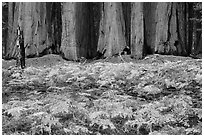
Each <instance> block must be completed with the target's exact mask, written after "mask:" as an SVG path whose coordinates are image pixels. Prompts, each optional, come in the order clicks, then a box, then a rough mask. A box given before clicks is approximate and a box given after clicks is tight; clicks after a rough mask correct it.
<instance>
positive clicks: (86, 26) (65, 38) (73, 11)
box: [61, 2, 94, 60]
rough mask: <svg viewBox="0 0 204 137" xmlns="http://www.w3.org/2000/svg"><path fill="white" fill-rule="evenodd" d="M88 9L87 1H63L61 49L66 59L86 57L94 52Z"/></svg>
mask: <svg viewBox="0 0 204 137" xmlns="http://www.w3.org/2000/svg"><path fill="white" fill-rule="evenodd" d="M88 11H89V8H88V4H87V3H75V2H72V3H63V7H62V42H61V51H62V53H63V57H64V58H66V59H69V60H79V59H80V58H81V57H85V58H88V57H89V56H92V55H91V54H93V53H92V51H93V52H94V49H92V44H91V43H92V42H91V37H90V36H91V31H92V30H91V26H90V24H92V23H91V22H90V19H89V17H90V16H89V12H88ZM91 19H92V18H91ZM90 45H91V46H90Z"/></svg>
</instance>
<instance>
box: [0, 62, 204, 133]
mask: <svg viewBox="0 0 204 137" xmlns="http://www.w3.org/2000/svg"><path fill="white" fill-rule="evenodd" d="M149 60H151V59H149ZM2 77H3V80H2V82H3V84H2V86H3V93H2V97H3V101H2V132H3V133H2V134H7V135H10V134H12V135H103V134H106V135H112V134H117V135H131V134H136V135H145V134H150V135H159V134H166V135H182V134H183V135H196V134H202V62H201V60H186V61H167V60H166V61H165V60H164V61H163V63H161V62H157V59H154V58H152V62H150V63H118V64H114V63H108V62H104V63H101V62H97V63H92V64H91V63H87V64H80V63H79V64H77V63H67V64H66V63H65V64H63V65H53V66H52V67H49V68H48V67H27V68H25V69H24V70H20V69H18V68H15V67H14V68H10V69H3V70H2Z"/></svg>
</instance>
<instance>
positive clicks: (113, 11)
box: [98, 2, 126, 57]
mask: <svg viewBox="0 0 204 137" xmlns="http://www.w3.org/2000/svg"><path fill="white" fill-rule="evenodd" d="M101 12H102V13H101V14H102V15H101V21H100V29H99V40H98V51H99V52H101V53H103V54H104V57H110V56H113V55H115V54H119V53H120V52H122V51H123V49H124V48H125V47H126V40H125V24H124V18H123V13H122V12H123V11H122V4H121V3H116V2H106V3H103V6H102V9H101Z"/></svg>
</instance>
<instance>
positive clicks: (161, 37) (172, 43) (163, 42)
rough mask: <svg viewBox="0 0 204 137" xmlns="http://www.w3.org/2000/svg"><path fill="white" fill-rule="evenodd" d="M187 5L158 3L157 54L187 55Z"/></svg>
mask: <svg viewBox="0 0 204 137" xmlns="http://www.w3.org/2000/svg"><path fill="white" fill-rule="evenodd" d="M184 8H185V4H183V3H168V2H167V3H158V4H157V9H156V20H157V24H156V38H155V46H154V47H155V52H156V53H160V54H177V55H185V54H186V53H187V52H186V45H185V43H186V38H185V24H184V21H185V16H184V11H185V10H184Z"/></svg>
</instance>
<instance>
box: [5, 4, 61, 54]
mask: <svg viewBox="0 0 204 137" xmlns="http://www.w3.org/2000/svg"><path fill="white" fill-rule="evenodd" d="M56 4H57V3H56ZM51 7H52V4H51V3H38V2H33V3H30V2H21V3H9V19H8V22H9V26H10V27H9V31H8V33H9V34H8V37H9V38H8V42H7V51H8V52H7V56H8V57H15V56H16V55H17V50H16V44H15V43H16V38H17V35H16V30H17V26H20V27H21V28H22V30H23V35H24V45H25V50H26V56H28V57H29V56H39V55H43V54H48V53H52V50H51V47H52V45H53V44H55V45H56V47H58V46H59V42H55V41H54V40H53V37H54V36H52V34H54V33H55V32H54V30H53V29H52V28H56V27H55V26H58V24H56V23H55V22H56V21H57V20H58V19H59V18H56V19H55V18H54V20H55V21H51V16H52V18H53V17H55V16H58V15H56V14H59V12H57V11H56V9H54V10H55V13H54V15H53V14H52V10H51V9H52V8H51ZM58 10H59V11H60V8H59V9H58ZM59 17H60V16H59ZM57 29H58V30H57V31H56V32H59V33H57V34H60V33H61V32H60V27H59V26H58V28H57ZM59 36H60V35H59ZM57 43H58V45H57Z"/></svg>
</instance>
